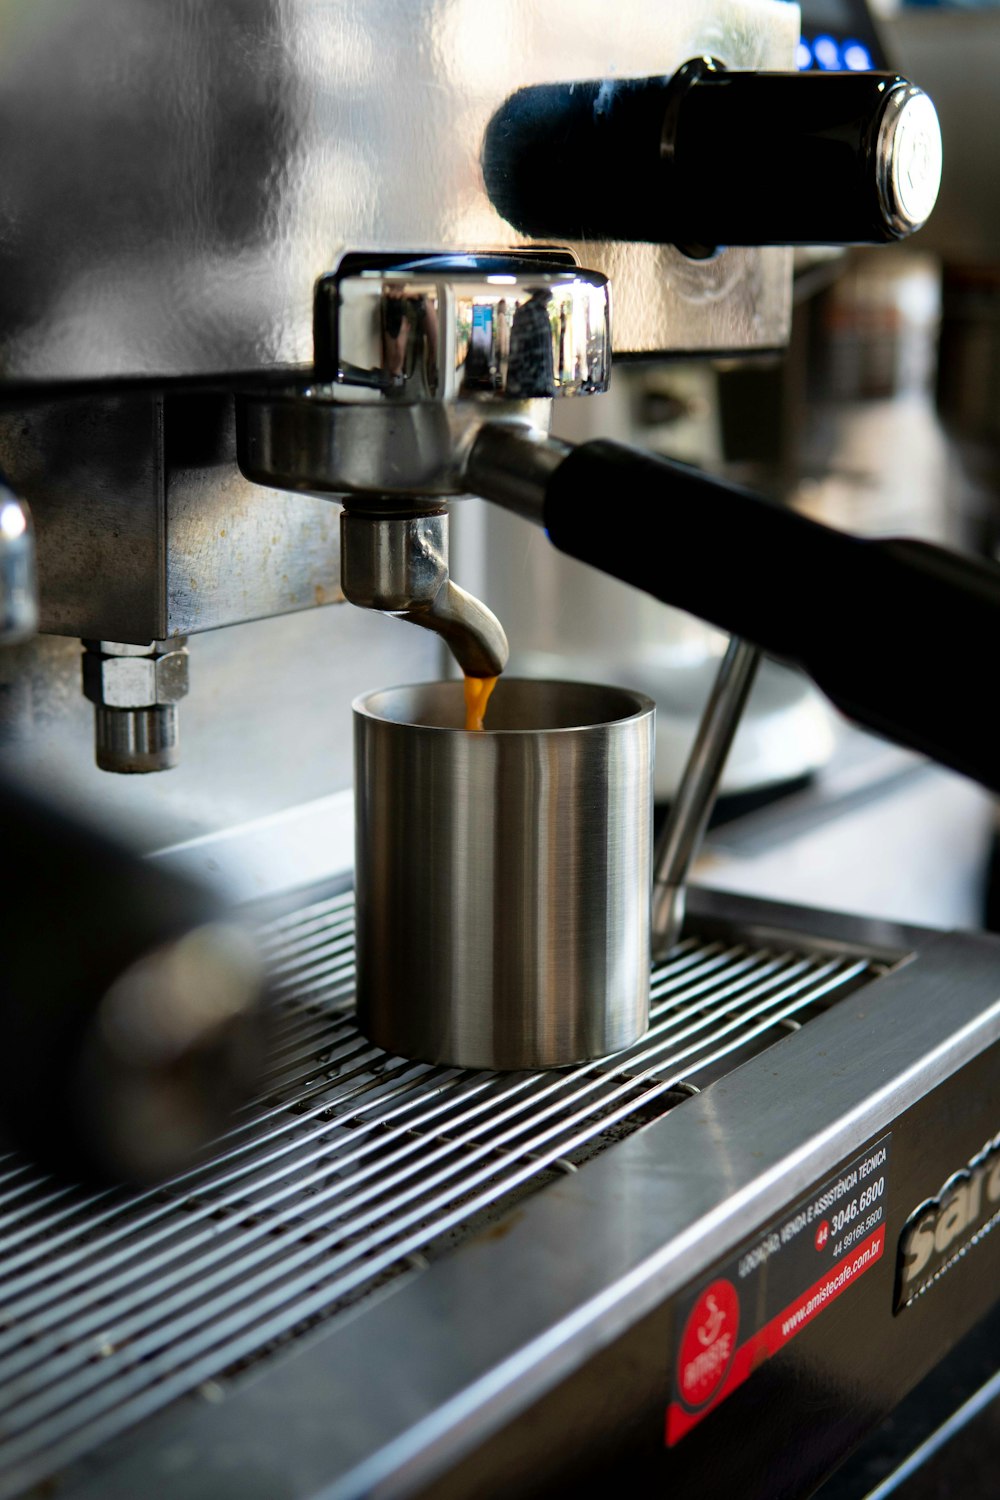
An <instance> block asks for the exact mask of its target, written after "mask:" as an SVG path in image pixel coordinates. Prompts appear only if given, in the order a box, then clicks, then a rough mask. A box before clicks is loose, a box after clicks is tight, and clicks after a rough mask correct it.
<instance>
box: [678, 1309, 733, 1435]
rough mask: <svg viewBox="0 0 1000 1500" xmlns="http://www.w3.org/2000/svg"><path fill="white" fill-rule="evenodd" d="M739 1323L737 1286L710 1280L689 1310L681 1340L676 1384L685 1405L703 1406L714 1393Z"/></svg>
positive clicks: (725, 1370) (729, 1359) (730, 1358)
mask: <svg viewBox="0 0 1000 1500" xmlns="http://www.w3.org/2000/svg"><path fill="white" fill-rule="evenodd" d="M739 1326H740V1299H739V1296H738V1295H737V1291H736V1288H735V1287H734V1286H733V1283H732V1282H731V1281H725V1280H719V1281H713V1282H712V1284H711V1286H708V1287H706V1288H705V1290H704V1291H703V1292H702V1294H701V1296H700V1297H699V1298H698V1301H697V1302H696V1303H695V1305H694V1307H693V1308H692V1309H691V1315H690V1317H689V1318H688V1320H687V1323H686V1325H685V1328H684V1335H683V1337H682V1339H681V1350H680V1354H679V1356H678V1360H677V1384H678V1388H679V1390H680V1395H681V1400H682V1401H683V1402H684V1405H685V1406H690V1407H692V1408H696V1407H699V1406H704V1404H705V1402H706V1401H709V1400H711V1398H712V1397H713V1396H714V1395H715V1393H716V1391H717V1390H718V1389H719V1386H720V1385H721V1384H722V1382H723V1380H725V1378H726V1375H727V1373H728V1370H729V1367H730V1365H731V1364H732V1362H733V1356H734V1355H735V1353H736V1335H737V1333H738V1332H739Z"/></svg>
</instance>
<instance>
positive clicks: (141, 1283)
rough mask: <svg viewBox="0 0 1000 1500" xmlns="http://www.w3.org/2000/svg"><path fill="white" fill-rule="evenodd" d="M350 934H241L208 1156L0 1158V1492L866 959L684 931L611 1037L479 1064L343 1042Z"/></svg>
mask: <svg viewBox="0 0 1000 1500" xmlns="http://www.w3.org/2000/svg"><path fill="white" fill-rule="evenodd" d="M352 928H353V905H352V901H351V897H350V895H342V896H338V897H334V898H331V899H328V900H324V901H320V902H314V903H312V904H311V905H310V906H309V907H307V908H304V909H303V910H301V911H298V912H290V913H287V914H286V915H284V916H282V917H279V918H277V919H275V920H274V921H272V922H270V923H268V925H267V927H266V928H265V929H264V930H263V933H262V940H263V943H264V947H265V952H266V953H267V954H268V956H269V961H270V962H271V964H272V968H273V972H274V974H275V976H276V981H277V984H276V992H277V997H278V998H277V1004H276V1018H275V1025H274V1028H273V1045H272V1052H271V1057H270V1060H269V1065H268V1069H267V1071H266V1073H265V1075H264V1078H263V1080H262V1093H261V1096H260V1097H259V1098H258V1099H257V1100H256V1101H255V1102H254V1103H253V1104H252V1105H250V1106H248V1107H247V1108H246V1109H244V1110H243V1111H241V1112H240V1113H239V1114H238V1115H237V1116H236V1117H235V1118H234V1121H233V1124H232V1126H231V1128H230V1130H229V1131H228V1132H227V1134H226V1136H225V1137H224V1138H223V1139H222V1140H221V1141H220V1142H219V1147H218V1150H217V1152H216V1154H215V1157H214V1158H213V1160H212V1161H210V1162H207V1163H203V1164H201V1165H199V1166H197V1167H195V1168H193V1169H191V1171H189V1172H187V1173H185V1174H183V1175H182V1176H181V1177H178V1178H177V1179H175V1180H174V1181H173V1182H172V1183H169V1184H167V1185H166V1186H165V1187H164V1188H162V1189H160V1190H149V1191H147V1192H144V1193H134V1194H126V1193H123V1192H121V1191H120V1190H114V1191H111V1190H105V1191H103V1192H96V1193H95V1192H90V1193H85V1192H83V1191H82V1190H79V1189H76V1188H73V1187H67V1186H66V1185H65V1184H60V1183H57V1182H54V1181H53V1180H51V1179H47V1178H45V1177H44V1176H42V1175H41V1174H40V1173H38V1172H37V1171H36V1170H35V1169H34V1168H33V1167H31V1165H30V1164H28V1163H25V1162H24V1161H23V1160H22V1159H20V1158H19V1157H17V1156H16V1155H15V1154H13V1153H8V1154H6V1155H3V1156H0V1254H3V1259H2V1261H0V1411H2V1412H3V1433H2V1437H0V1497H2V1496H8V1495H14V1494H16V1493H18V1492H19V1490H20V1489H21V1488H23V1487H24V1486H25V1485H26V1484H28V1483H34V1482H37V1481H38V1480H40V1479H43V1478H44V1477H45V1476H46V1475H47V1474H49V1473H51V1472H52V1470H53V1469H54V1468H55V1467H58V1466H60V1465H64V1464H65V1463H67V1462H69V1461H71V1460H72V1459H73V1458H75V1457H77V1456H79V1455H80V1454H82V1453H84V1452H86V1451H87V1450H88V1449H90V1448H92V1447H93V1446H95V1445H96V1444H97V1443H99V1442H101V1441H103V1440H104V1439H106V1438H107V1437H109V1436H111V1435H112V1434H114V1433H117V1432H120V1431H122V1430H124V1429H125V1428H127V1427H128V1426H130V1425H131V1424H132V1423H134V1422H135V1421H137V1420H139V1419H140V1418H141V1417H142V1416H143V1415H146V1414H148V1413H150V1412H153V1411H155V1410H157V1409H159V1408H160V1407H162V1406H163V1405H165V1404H167V1403H168V1402H170V1401H172V1400H174V1399H176V1398H177V1397H178V1396H180V1395H183V1394H184V1393H185V1392H188V1391H191V1390H193V1389H194V1388H195V1387H197V1386H198V1385H199V1383H200V1382H202V1381H204V1380H206V1379H209V1378H218V1377H219V1376H221V1375H224V1374H225V1373H226V1371H227V1370H230V1369H231V1368H232V1367H233V1366H234V1365H235V1364H236V1363H238V1362H241V1361H245V1360H247V1359H252V1358H253V1357H255V1356H258V1355H260V1353H261V1351H262V1350H266V1348H267V1347H268V1346H269V1345H271V1344H273V1343H274V1342H275V1341H280V1340H283V1339H285V1338H287V1337H288V1336H290V1335H291V1333H292V1332H293V1331H294V1330H295V1329H297V1328H300V1327H302V1326H303V1325H304V1324H306V1323H309V1322H311V1321H312V1320H315V1319H316V1318H317V1317H322V1316H328V1315H330V1313H331V1309H333V1310H335V1309H336V1307H337V1306H338V1305H342V1304H343V1303H344V1301H345V1299H351V1300H353V1299H354V1298H356V1297H357V1296H358V1295H362V1294H363V1293H364V1290H365V1288H367V1287H369V1286H371V1285H372V1284H374V1283H375V1282H376V1281H377V1280H379V1279H380V1278H384V1277H385V1276H386V1275H390V1274H396V1275H398V1274H401V1273H403V1274H405V1273H409V1274H415V1273H414V1272H413V1270H412V1266H411V1261H410V1257H412V1256H413V1255H414V1254H416V1253H417V1252H419V1251H426V1250H427V1249H428V1247H433V1246H434V1245H435V1244H443V1242H444V1241H445V1240H446V1238H447V1237H448V1236H451V1235H453V1234H454V1233H455V1232H456V1231H459V1230H461V1229H462V1228H463V1226H466V1225H468V1224H469V1223H470V1222H471V1221H472V1220H473V1219H475V1218H476V1217H477V1216H478V1215H481V1214H482V1213H483V1212H484V1211H485V1210H487V1209H490V1208H495V1209H496V1211H497V1212H502V1209H503V1204H504V1203H505V1202H506V1201H509V1200H510V1199H511V1198H512V1196H513V1195H515V1194H519V1193H520V1192H521V1191H523V1189H524V1188H525V1186H526V1185H527V1186H529V1187H530V1186H531V1185H532V1183H533V1182H534V1183H536V1184H538V1185H541V1184H542V1183H543V1182H545V1181H547V1180H548V1179H549V1177H550V1176H551V1174H552V1172H553V1171H555V1170H560V1169H561V1170H571V1169H572V1167H573V1156H574V1154H576V1155H577V1156H579V1154H580V1153H581V1152H583V1153H585V1154H592V1152H593V1150H594V1149H600V1147H601V1144H602V1143H605V1144H610V1143H611V1140H612V1139H613V1138H620V1135H621V1128H622V1126H623V1125H624V1126H625V1127H626V1128H628V1127H632V1128H638V1127H639V1126H640V1125H641V1124H642V1123H644V1122H645V1121H646V1120H647V1119H648V1118H650V1117H651V1111H652V1113H653V1114H654V1115H655V1113H657V1112H660V1113H662V1112H663V1110H664V1109H666V1108H669V1107H671V1103H672V1101H673V1099H674V1098H675V1096H676V1093H677V1090H678V1089H679V1088H681V1087H688V1086H689V1084H688V1080H690V1079H691V1078H694V1077H697V1076H698V1075H699V1074H700V1073H702V1072H704V1071H706V1070H709V1069H711V1068H714V1067H716V1066H717V1065H718V1064H719V1063H720V1062H724V1061H725V1060H726V1059H729V1058H730V1057H732V1056H733V1055H734V1054H737V1053H739V1052H740V1050H741V1049H745V1048H747V1047H749V1046H751V1045H757V1044H758V1043H759V1044H761V1045H763V1044H766V1043H767V1042H768V1041H769V1040H770V1039H772V1038H773V1039H774V1040H778V1039H779V1037H780V1036H781V1035H783V1034H784V1032H783V1030H782V1027H783V1026H785V1025H787V1024H788V1022H789V1020H790V1019H791V1018H792V1017H793V1016H805V1017H808V1015H809V1014H811V1013H812V1012H813V1011H818V1010H819V1009H822V1008H825V1006H826V1004H828V1003H830V1001H831V999H832V998H836V996H837V995H838V994H841V993H847V992H849V991H850V990H851V989H852V988H854V987H856V986H857V984H858V983H860V982H864V980H865V979H866V978H868V977H870V976H871V974H872V973H873V972H874V970H873V966H872V965H871V964H869V963H868V962H867V961H866V960H859V959H854V958H851V959H847V958H843V957H835V956H831V955H824V954H819V955H807V954H803V953H801V952H795V951H791V950H789V951H775V950H768V949H764V948H760V947H757V948H755V947H753V946H752V945H750V944H747V943H737V944H728V945H727V944H725V943H722V942H719V941H711V942H705V941H701V940H699V939H698V938H696V937H694V938H688V939H686V940H685V941H684V943H682V944H680V945H678V947H677V948H676V949H675V950H674V951H673V953H672V954H671V955H670V956H669V958H668V959H667V960H666V961H665V962H664V963H663V964H660V965H658V966H657V967H656V968H655V970H654V972H653V975H652V980H651V997H652V1007H651V1023H650V1028H649V1030H648V1032H647V1033H646V1035H645V1036H644V1037H643V1038H642V1039H641V1041H640V1042H639V1043H637V1044H636V1045H635V1046H633V1047H632V1048H630V1049H628V1050H627V1051H626V1052H623V1053H621V1054H618V1055H617V1056H615V1057H613V1058H604V1059H599V1060H597V1061H595V1062H591V1063H586V1064H582V1065H581V1066H579V1067H577V1068H571V1069H565V1070H561V1071H559V1072H558V1073H519V1074H504V1075H493V1074H488V1073H482V1072H474V1071H471V1070H461V1069H454V1068H452V1069H449V1068H443V1067H434V1066H431V1065H429V1064H424V1063H413V1062H409V1061H406V1060H404V1059H400V1058H393V1057H390V1056H386V1055H385V1054H384V1053H381V1052H379V1051H378V1049H376V1048H374V1047H372V1046H371V1044H370V1043H368V1042H367V1041H366V1040H365V1039H364V1038H363V1037H362V1036H360V1035H359V1033H358V1032H357V1030H356V1029H355V1026H354V1022H353V1017H352V1014H351V1011H350V1006H351V999H352V986H353V972H354V971H353V951H352ZM612 1127H614V1128H612ZM4 1252H6V1253H4Z"/></svg>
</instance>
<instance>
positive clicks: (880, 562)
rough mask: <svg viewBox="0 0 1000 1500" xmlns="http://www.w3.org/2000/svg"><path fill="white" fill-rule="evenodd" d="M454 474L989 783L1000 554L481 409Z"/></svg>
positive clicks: (563, 544) (558, 541) (562, 541)
mask: <svg viewBox="0 0 1000 1500" xmlns="http://www.w3.org/2000/svg"><path fill="white" fill-rule="evenodd" d="M467 478H468V481H469V486H470V488H471V489H472V490H473V491H474V492H475V493H477V494H480V495H483V496H484V497H485V498H486V499H489V500H494V501H497V502H498V503H499V504H501V505H503V506H504V507H505V508H507V509H510V510H513V511H515V512H517V513H518V514H521V515H524V516H527V517H529V518H530V519H533V520H535V521H536V522H538V523H540V524H542V525H544V527H545V529H546V531H547V532H548V535H549V538H550V540H551V541H552V542H553V544H554V545H555V546H556V547H558V548H559V550H560V551H562V552H565V553H567V554H568V555H569V556H570V557H575V558H577V559H578V560H579V561H580V562H585V563H590V564H591V565H592V566H593V567H596V568H599V569H600V570H601V571H602V572H604V573H609V574H610V575H611V576H612V577H615V578H620V579H622V580H623V581H624V582H625V583H630V584H632V585H634V586H635V587H636V588H639V589H642V590H644V591H645V592H646V593H648V594H652V595H654V596H655V597H656V598H657V599H661V600H663V601H664V602H665V603H667V604H672V605H674V606H676V607H677V608H679V609H683V610H686V611H688V612H689V613H691V614H693V615H697V616H699V617H700V618H701V619H703V620H707V621H709V622H711V623H712V624H714V625H718V626H720V627H721V628H722V629H723V630H726V631H728V632H729V633H730V634H732V635H737V636H742V637H744V638H745V639H747V640H749V641H751V642H752V643H753V644H754V645H756V646H758V647H760V648H761V649H762V650H763V651H765V652H767V653H768V654H770V655H772V656H775V657H777V658H779V659H780V660H783V661H786V662H788V663H790V664H792V665H795V666H798V667H801V668H802V669H803V670H804V671H805V672H807V673H808V675H809V676H810V677H811V678H812V679H813V680H814V681H815V682H816V684H817V686H818V687H820V688H821V689H822V691H823V692H824V693H825V694H826V695H827V697H828V698H829V699H830V701H831V702H832V703H833V704H834V705H835V706H836V707H837V708H838V709H840V710H841V712H842V713H844V714H845V715H846V716H847V717H848V718H850V719H853V720H855V721H856V722H857V723H858V724H860V725H863V726H864V727H865V728H867V729H870V730H873V731H874V732H875V733H877V734H880V735H883V736H884V737H885V738H887V739H890V740H894V741H896V742H897V743H899V744H901V745H905V746H907V747H908V748H910V749H912V750H916V751H919V752H920V753H922V754H924V755H927V756H930V757H931V758H932V759H934V760H936V761H939V762H940V763H941V764H942V765H945V766H949V767H951V768H952V769H953V770H956V771H960V772H962V773H963V774H964V775H967V776H970V777H972V778H973V779H974V780H976V781H979V782H981V783H982V784H983V785H984V786H987V787H990V788H991V789H992V790H994V791H1000V716H998V715H997V713H996V710H995V705H994V704H993V702H992V700H991V699H990V697H989V694H988V691H987V684H988V682H989V671H990V666H989V664H990V662H995V661H996V660H998V659H1000V567H997V566H994V565H992V564H989V563H987V562H985V561H980V560H979V559H976V558H971V557H966V556H963V555H961V554H958V553H955V552H951V551H948V550H946V549H945V548H942V547H938V546H934V545H931V544H929V543H926V542H921V541H913V540H908V539H901V540H897V539H881V538H880V539H866V538H861V537H857V536H852V535H848V534H846V533H844V532H840V531H836V530H834V529H832V528H831V527H829V526H824V525H821V524H820V523H818V522H816V521H812V520H809V519H808V518H807V517H805V516H803V515H800V514H798V513H797V512H796V511H793V510H790V509H788V508H787V507H785V506H782V505H779V504H775V503H773V502H771V501H768V500H764V499H762V498H761V497H760V496H757V495H754V494H752V493H750V492H749V491H746V490H743V489H739V488H737V487H735V486H733V485H730V484H726V483H724V482H722V481H721V480H718V479H715V478H713V477H711V476H710V475H707V474H705V473H702V472H701V471H699V470H697V469H692V468H689V467H687V466H686V465H684V464H679V463H675V462H673V461H671V460H668V459H663V458H657V457H654V456H652V455H650V454H646V453H642V452H639V451H637V450H635V449H632V448H628V447H626V446H624V445H623V444H620V443H614V442H606V441H597V442H589V443H584V444H582V445H581V446H579V447H577V448H572V449H571V448H567V447H566V446H565V445H564V444H559V443H555V442H552V441H546V440H544V439H538V438H534V439H533V438H530V437H528V436H526V434H525V431H524V429H517V428H514V427H504V426H501V425H500V424H492V425H489V426H487V427H485V428H484V429H483V430H482V432H481V433H480V435H479V437H478V439H477V441H476V443H475V445H474V447H473V449H472V452H471V455H470V459H469V465H468V470H467Z"/></svg>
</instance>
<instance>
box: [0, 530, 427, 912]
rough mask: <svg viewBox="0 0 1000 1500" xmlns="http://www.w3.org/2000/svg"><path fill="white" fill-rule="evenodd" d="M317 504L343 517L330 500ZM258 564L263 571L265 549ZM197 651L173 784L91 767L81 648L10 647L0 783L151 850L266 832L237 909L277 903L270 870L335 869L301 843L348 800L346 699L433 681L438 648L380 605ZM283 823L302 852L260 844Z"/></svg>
mask: <svg viewBox="0 0 1000 1500" xmlns="http://www.w3.org/2000/svg"><path fill="white" fill-rule="evenodd" d="M319 503H321V504H323V505H324V509H325V510H327V511H328V512H329V513H330V515H331V518H332V520H333V521H334V522H335V523H336V522H337V521H338V519H339V518H338V512H337V507H336V506H332V505H330V504H329V503H328V502H319ZM334 552H335V555H336V554H339V547H335V549H334ZM260 566H261V567H262V568H265V569H266V568H267V567H268V558H267V554H266V553H264V555H263V556H262V557H261V560H260ZM192 654H193V655H194V656H195V657H196V659H197V670H196V671H195V672H193V674H192V679H191V691H190V693H189V694H188V696H187V698H186V699H185V700H184V704H183V706H182V714H183V719H184V723H183V735H184V750H183V755H182V757H181V762H180V764H179V765H178V766H177V767H176V768H175V769H174V770H172V771H171V772H170V774H169V775H167V776H108V775H106V774H105V773H104V772H102V771H99V770H98V769H97V767H96V766H95V764H94V708H93V706H92V705H91V704H90V703H88V702H87V700H86V699H85V698H84V696H83V694H82V693H81V691H80V643H79V641H78V640H75V639H70V638H67V637H60V636H53V635H40V636H37V637H36V638H35V639H34V640H32V641H28V642H26V643H25V644H23V645H20V646H8V647H6V648H5V649H4V650H3V651H0V768H2V774H3V776H4V777H6V776H7V775H11V776H16V777H18V778H19V780H20V781H21V782H22V783H23V784H24V785H26V786H27V787H30V788H32V789H33V790H35V791H36V792H37V793H38V795H39V796H42V797H44V798H45V799H46V800H53V799H55V800H56V801H58V802H60V803H62V804H64V805H65V806H66V807H67V808H68V810H70V811H73V810H74V809H76V810H80V809H85V810H86V814H87V816H88V817H90V818H93V819H96V820H97V821H98V822H99V823H101V824H103V826H105V827H106V828H108V829H117V830H119V832H120V833H121V834H122V836H123V837H127V838H128V839H129V841H130V842H133V843H134V844H135V846H136V847H137V848H139V849H141V850H144V851H150V850H159V849H163V848H165V847H169V846H172V845H176V844H178V843H180V842H182V841H191V840H199V839H204V838H206V837H210V836H213V835H221V834H222V833H224V832H225V833H227V834H228V833H229V831H231V830H234V829H239V828H242V827H244V826H245V825H247V824H255V825H258V826H259V827H260V829H261V833H260V837H254V839H253V843H254V849H255V850H256V851H257V852H256V853H255V854H254V855H253V857H252V858H247V859H246V860H244V859H243V858H242V857H241V858H240V859H239V860H238V861H237V862H236V865H237V867H236V869H235V870H234V871H233V873H234V875H235V876H236V878H237V883H238V886H239V894H240V898H241V899H243V900H251V899H253V898H254V897H255V896H258V895H260V896H263V895H266V894H268V893H269V892H270V891H271V890H272V889H273V881H274V872H275V871H276V870H280V871H281V872H283V875H284V876H286V877H287V880H288V883H289V884H295V883H297V878H296V870H297V869H301V871H302V874H301V875H300V876H299V877H298V878H300V879H301V880H309V879H312V880H315V879H319V878H321V877H322V876H324V875H325V874H327V873H328V872H329V871H330V870H331V869H339V868H342V867H343V866H341V865H340V864H338V863H337V856H335V855H334V854H333V852H332V851H331V850H330V848H329V847H327V848H324V847H323V846H322V845H319V846H316V847H314V846H313V845H312V844H311V842H310V840H309V838H308V835H309V834H310V832H311V830H312V811H311V809H312V804H313V803H314V802H316V801H317V800H321V799H329V798H330V797H331V796H334V795H336V794H343V795H345V796H348V797H349V796H350V792H349V788H350V785H351V775H352V738H351V713H350V704H351V700H352V699H353V698H354V697H355V696H356V695H357V694H358V693H360V692H363V691H364V690H365V689H366V688H370V687H371V686H372V685H373V684H374V683H380V682H392V681H420V680H422V679H425V678H429V677H437V676H440V674H441V671H442V658H443V655H444V653H443V651H442V648H441V645H440V642H439V641H438V640H436V639H435V637H434V636H432V635H431V634H430V633H429V632H427V631H423V630H414V629H412V627H411V626H409V625H404V624H400V623H399V622H398V621H397V620H394V619H392V618H391V617H388V616H385V615H380V614H377V613H376V612H375V611H373V610H361V609H351V608H347V607H344V608H337V609H311V610H303V611H300V612H298V613H295V614H289V615H284V616H280V617H279V618H277V619H271V620H255V621H250V622H248V623H247V624H245V625H236V626H232V627H230V628H229V629H227V630H213V631H206V632H205V633H204V634H201V635H199V636H198V637H197V641H196V643H192ZM286 815H287V816H288V817H289V818H290V819H291V820H292V821H293V823H295V826H297V827H298V828H299V829H300V832H299V835H298V836H297V837H296V838H295V839H293V846H294V849H295V853H294V856H292V855H291V854H289V852H288V851H286V850H283V849H281V848H280V847H279V848H278V849H276V850H274V851H269V852H267V853H265V852H264V851H263V845H262V843H261V839H262V838H263V837H264V834H265V832H266V831H268V830H273V828H274V826H275V822H276V821H277V822H280V821H281V820H282V819H283V818H284V817H285V816H286ZM347 821H348V835H349V836H348V838H347V840H346V841H345V851H346V852H347V856H348V858H347V863H348V864H350V863H351V862H352V861H353V854H352V853H351V852H350V851H352V849H353V831H352V826H351V825H352V819H351V818H350V817H348V820H347ZM227 847H228V845H227ZM213 858H214V856H212V855H206V856H205V862H204V863H205V868H202V869H201V870H200V873H201V875H202V876H205V875H207V876H209V877H212V876H213V875H214V870H213V866H212V860H213ZM327 861H329V863H327Z"/></svg>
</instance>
